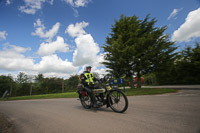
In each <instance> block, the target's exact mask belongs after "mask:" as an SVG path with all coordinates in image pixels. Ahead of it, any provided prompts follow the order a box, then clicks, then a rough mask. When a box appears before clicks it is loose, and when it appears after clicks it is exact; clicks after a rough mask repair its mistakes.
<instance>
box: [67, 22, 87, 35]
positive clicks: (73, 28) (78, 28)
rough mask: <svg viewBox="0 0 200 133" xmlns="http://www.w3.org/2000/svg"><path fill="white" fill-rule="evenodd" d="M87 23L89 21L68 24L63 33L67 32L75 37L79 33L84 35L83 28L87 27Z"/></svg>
mask: <svg viewBox="0 0 200 133" xmlns="http://www.w3.org/2000/svg"><path fill="white" fill-rule="evenodd" d="M88 25H89V23H86V22H84V21H83V22H80V23H76V24H75V25H74V24H70V25H69V26H68V27H67V28H66V30H65V33H68V34H69V35H70V36H71V37H77V36H79V35H84V34H87V33H86V32H85V30H83V28H85V27H87V26H88Z"/></svg>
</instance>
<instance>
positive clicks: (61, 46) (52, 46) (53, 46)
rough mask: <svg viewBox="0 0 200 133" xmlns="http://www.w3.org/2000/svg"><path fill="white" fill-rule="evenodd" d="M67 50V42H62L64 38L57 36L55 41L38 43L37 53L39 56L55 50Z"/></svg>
mask: <svg viewBox="0 0 200 133" xmlns="http://www.w3.org/2000/svg"><path fill="white" fill-rule="evenodd" d="M68 50H69V46H68V44H66V43H65V42H64V39H63V38H62V37H60V36H57V40H56V41H55V42H50V43H42V44H40V48H39V50H38V54H39V55H40V56H47V55H51V54H54V53H55V52H56V51H58V52H67V51H68Z"/></svg>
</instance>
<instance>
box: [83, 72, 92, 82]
mask: <svg viewBox="0 0 200 133" xmlns="http://www.w3.org/2000/svg"><path fill="white" fill-rule="evenodd" d="M84 76H85V78H86V79H85V82H87V83H88V85H89V84H94V75H93V74H92V73H84Z"/></svg>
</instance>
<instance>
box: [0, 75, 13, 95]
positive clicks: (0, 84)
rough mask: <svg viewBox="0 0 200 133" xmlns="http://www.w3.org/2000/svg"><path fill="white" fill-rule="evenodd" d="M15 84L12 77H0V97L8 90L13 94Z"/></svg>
mask: <svg viewBox="0 0 200 133" xmlns="http://www.w3.org/2000/svg"><path fill="white" fill-rule="evenodd" d="M13 84H14V81H13V78H12V77H11V76H4V75H1V76H0V97H1V96H2V95H3V94H4V92H5V91H6V90H8V91H9V93H12V87H13ZM10 95H11V94H10Z"/></svg>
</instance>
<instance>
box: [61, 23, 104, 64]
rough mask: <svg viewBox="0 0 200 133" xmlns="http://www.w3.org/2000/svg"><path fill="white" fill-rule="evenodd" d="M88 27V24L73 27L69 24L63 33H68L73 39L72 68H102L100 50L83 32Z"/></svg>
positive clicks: (77, 24) (90, 37)
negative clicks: (74, 46)
mask: <svg viewBox="0 0 200 133" xmlns="http://www.w3.org/2000/svg"><path fill="white" fill-rule="evenodd" d="M88 25H89V23H87V22H84V21H83V22H80V23H76V24H75V25H74V24H70V25H69V26H68V27H67V28H66V30H65V33H68V34H69V35H70V36H71V37H75V43H76V49H75V51H74V53H73V65H74V66H84V65H92V66H95V67H98V66H102V65H101V64H100V62H102V60H103V56H102V55H103V54H100V55H99V52H100V48H99V46H98V44H97V43H96V42H95V41H94V39H93V37H92V35H91V34H88V33H86V32H85V30H84V28H85V27H87V26H88Z"/></svg>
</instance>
